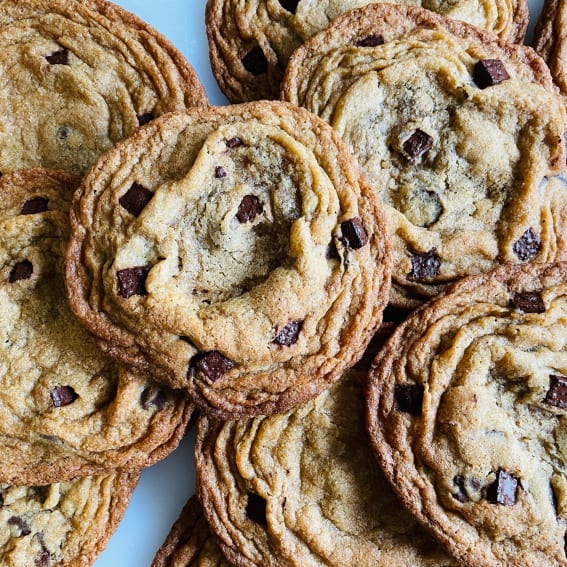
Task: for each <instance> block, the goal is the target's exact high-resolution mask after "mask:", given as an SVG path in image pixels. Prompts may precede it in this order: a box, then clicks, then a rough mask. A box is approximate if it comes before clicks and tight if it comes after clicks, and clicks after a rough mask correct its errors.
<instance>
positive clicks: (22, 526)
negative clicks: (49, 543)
mask: <svg viewBox="0 0 567 567" xmlns="http://www.w3.org/2000/svg"><path fill="white" fill-rule="evenodd" d="M8 525H9V526H15V527H16V528H17V529H18V531H19V533H18V537H23V536H27V535H30V534H31V530H30V528H29V526H28V525H27V523H26V521H25V520H24V519H23V518H20V517H19V516H11V517H10V518H8Z"/></svg>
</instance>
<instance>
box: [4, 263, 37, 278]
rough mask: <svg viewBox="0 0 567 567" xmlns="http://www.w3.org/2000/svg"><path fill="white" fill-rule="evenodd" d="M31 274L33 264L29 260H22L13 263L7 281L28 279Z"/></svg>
mask: <svg viewBox="0 0 567 567" xmlns="http://www.w3.org/2000/svg"><path fill="white" fill-rule="evenodd" d="M32 274H33V264H32V263H31V262H30V261H29V260H22V261H21V262H18V263H17V264H14V267H13V268H12V271H11V272H10V276H9V277H8V281H9V282H10V283H14V282H17V281H19V280H29V279H30V278H31V276H32Z"/></svg>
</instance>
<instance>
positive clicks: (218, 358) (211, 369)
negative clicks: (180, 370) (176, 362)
mask: <svg viewBox="0 0 567 567" xmlns="http://www.w3.org/2000/svg"><path fill="white" fill-rule="evenodd" d="M191 363H192V366H193V367H194V368H196V369H197V370H198V371H200V372H202V373H203V374H204V375H205V376H206V377H207V378H209V380H212V381H213V382H214V381H215V380H218V379H219V378H221V377H222V376H224V375H225V374H226V373H227V372H229V371H230V370H232V368H234V366H235V364H234V362H232V360H230V359H228V358H226V356H224V355H222V354H221V353H220V352H218V351H216V350H211V351H209V352H203V353H201V354H198V355H197V356H195V357H193V360H192V361H191Z"/></svg>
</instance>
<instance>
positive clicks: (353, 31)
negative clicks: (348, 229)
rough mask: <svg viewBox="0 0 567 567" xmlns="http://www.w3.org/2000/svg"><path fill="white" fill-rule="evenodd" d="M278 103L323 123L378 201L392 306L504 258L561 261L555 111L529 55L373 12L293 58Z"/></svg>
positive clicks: (333, 29) (408, 11)
mask: <svg viewBox="0 0 567 567" xmlns="http://www.w3.org/2000/svg"><path fill="white" fill-rule="evenodd" d="M369 38H370V39H369ZM370 40H372V41H370ZM378 40H380V41H378ZM283 96H284V98H285V99H286V100H288V101H290V102H292V103H295V104H299V105H301V106H304V107H306V108H307V109H308V110H310V111H312V112H314V113H315V114H317V115H319V116H321V117H322V118H324V119H325V120H326V121H328V122H329V123H330V124H331V125H332V126H333V128H334V129H335V130H336V131H337V133H339V134H340V135H341V137H342V138H343V140H344V141H345V142H346V143H347V145H348V146H349V148H350V150H351V151H352V152H353V154H354V155H355V156H356V157H357V159H358V162H359V164H360V165H361V167H362V168H363V169H364V170H365V171H366V173H367V174H368V176H369V178H370V181H371V183H373V184H374V186H375V188H376V191H377V193H378V194H379V195H380V197H381V198H382V199H383V201H384V203H385V205H386V209H387V214H388V222H389V227H390V232H391V233H392V234H393V249H394V271H393V274H392V288H393V293H392V304H394V305H397V306H399V307H408V308H412V307H415V306H416V305H418V304H419V303H420V302H423V301H426V300H427V299H429V298H431V297H433V296H435V295H437V294H438V293H440V292H441V291H442V290H443V289H444V288H445V287H447V285H448V284H449V283H452V282H454V281H456V280H458V279H460V278H462V277H464V276H467V275H474V274H478V273H483V272H486V271H488V270H490V269H492V268H493V267H495V266H496V265H499V264H500V263H512V264H517V263H522V262H528V261H534V262H550V261H558V260H563V259H567V243H566V238H565V235H566V234H567V219H566V216H565V214H564V211H565V209H566V207H567V201H566V198H567V192H566V182H565V178H564V177H561V176H560V174H561V173H562V171H563V169H564V166H565V157H564V140H563V132H564V128H565V111H564V104H563V101H562V100H561V98H560V97H559V96H558V95H557V93H556V91H555V88H554V86H553V83H552V79H551V76H550V75H549V71H548V70H547V68H546V66H545V64H544V63H543V61H542V60H541V59H540V58H539V57H538V56H537V55H536V54H535V53H534V52H533V51H532V50H531V49H530V48H527V47H524V46H511V45H506V44H504V43H502V42H498V41H496V40H495V39H494V38H493V37H492V36H489V35H488V34H486V33H484V32H482V31H480V30H477V29H475V28H473V27H472V26H468V25H466V24H464V23H462V22H455V21H452V20H449V19H446V18H442V17H441V16H438V15H436V14H434V13H432V12H429V11H426V10H423V9H418V8H412V7H401V6H393V5H385V4H374V5H371V6H367V7H365V8H364V9H361V10H357V11H353V12H350V13H349V14H347V15H345V16H343V17H342V18H339V19H338V20H337V21H336V22H335V24H333V25H331V26H330V27H329V28H328V29H327V30H326V31H324V32H322V33H321V34H319V35H318V36H316V37H314V38H312V40H310V41H309V42H307V43H306V44H304V46H302V47H300V48H299V49H298V50H296V52H295V53H294V55H293V57H292V58H291V60H290V63H289V66H288V69H287V73H286V78H285V81H284V84H283ZM543 109H545V111H543Z"/></svg>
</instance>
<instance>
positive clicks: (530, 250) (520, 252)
mask: <svg viewBox="0 0 567 567" xmlns="http://www.w3.org/2000/svg"><path fill="white" fill-rule="evenodd" d="M512 249H513V250H514V254H516V256H517V257H518V258H519V259H520V260H521V261H522V262H526V261H527V260H531V259H532V258H535V257H536V256H537V255H538V253H539V251H540V250H541V242H540V239H539V238H538V236H537V235H536V233H535V232H534V231H533V229H532V228H528V230H526V232H524V234H522V236H521V237H520V238H518V240H516V242H514V246H513V247H512Z"/></svg>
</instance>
